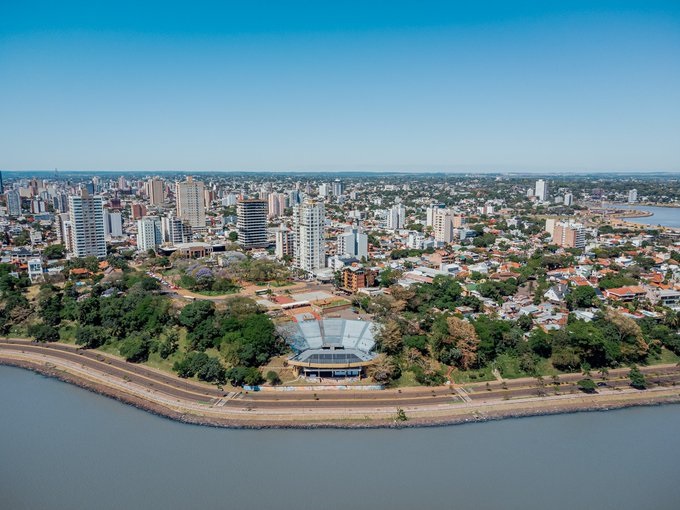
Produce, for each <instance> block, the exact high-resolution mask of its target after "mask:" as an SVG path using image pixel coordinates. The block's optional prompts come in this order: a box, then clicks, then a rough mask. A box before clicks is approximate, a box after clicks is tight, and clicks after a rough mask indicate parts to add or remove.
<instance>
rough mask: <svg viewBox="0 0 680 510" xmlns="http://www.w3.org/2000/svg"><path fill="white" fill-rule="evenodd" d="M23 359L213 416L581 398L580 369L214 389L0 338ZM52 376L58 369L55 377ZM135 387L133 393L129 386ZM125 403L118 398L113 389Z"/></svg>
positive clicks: (608, 384) (622, 386)
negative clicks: (396, 384) (418, 382)
mask: <svg viewBox="0 0 680 510" xmlns="http://www.w3.org/2000/svg"><path fill="white" fill-rule="evenodd" d="M3 360H5V362H6V363H10V364H11V363H12V360H13V361H14V362H15V363H14V364H22V363H17V362H23V364H24V365H25V364H29V365H31V366H33V367H34V368H37V369H42V370H41V371H45V370H44V369H45V368H49V369H51V370H52V371H54V370H61V371H65V372H66V373H69V374H71V375H74V376H75V375H77V376H78V377H80V378H87V377H90V378H91V379H92V380H93V381H95V380H96V382H98V383H99V384H104V385H108V386H110V387H111V388H115V390H116V392H122V393H125V392H126V391H129V392H130V393H135V392H136V394H137V395H138V396H142V395H143V398H148V399H151V400H154V401H156V402H157V403H162V404H163V405H166V406H171V405H172V406H176V407H178V408H180V407H183V406H185V407H187V406H188V408H189V409H194V410H196V409H200V410H201V412H205V410H206V409H210V410H211V412H215V413H229V412H231V411H238V412H241V413H242V412H243V411H247V412H256V413H257V412H261V413H265V414H266V413H291V412H294V411H295V410H305V412H319V413H321V414H323V413H327V412H331V411H333V412H336V413H337V412H342V411H349V410H353V411H354V412H356V413H359V412H362V409H363V410H366V411H367V412H369V411H377V410H382V412H388V411H390V412H391V411H393V410H394V409H395V408H396V407H403V408H407V409H409V410H417V409H435V408H436V407H446V406H458V407H466V406H467V407H474V406H479V405H487V404H493V403H508V402H510V401H518V400H522V399H524V400H531V399H537V398H539V399H543V400H547V399H560V398H562V399H564V398H567V397H568V396H569V395H571V396H573V397H579V398H581V397H584V396H585V395H584V394H583V393H582V392H580V391H579V390H578V388H577V387H576V382H577V381H578V380H580V379H582V378H583V376H582V375H581V374H564V375H560V377H559V384H554V381H553V379H552V378H549V377H548V378H545V379H544V380H543V381H542V382H540V381H539V380H537V379H534V378H524V379H514V380H506V381H504V382H503V383H501V382H498V381H492V382H488V383H486V382H482V383H471V384H461V385H453V386H439V387H433V388H430V387H413V388H402V389H386V390H359V389H357V390H351V389H350V390H323V391H322V390H319V391H314V390H306V389H298V390H294V391H281V390H276V389H267V390H265V391H259V392H252V391H251V392H244V391H241V390H239V389H229V390H227V389H225V390H221V389H219V388H217V387H215V386H211V385H208V384H204V383H200V382H195V381H190V380H187V379H182V378H179V377H177V376H174V375H172V374H168V373H166V372H162V371H160V370H156V369H153V368H150V367H146V366H143V365H138V364H134V363H128V362H126V361H125V360H123V359H121V358H119V357H116V356H112V355H108V354H104V353H101V352H98V351H93V350H86V349H80V348H78V347H77V346H73V345H69V344H61V343H50V344H42V343H35V342H32V341H30V340H25V339H17V338H13V339H0V363H2V362H3ZM641 370H642V371H643V372H644V373H645V374H646V376H647V380H648V382H650V383H651V385H652V386H655V387H657V388H659V389H660V388H668V389H671V388H674V387H675V386H676V385H678V386H680V367H678V366H676V365H656V366H650V367H642V368H641ZM627 373H628V369H627V368H626V369H616V370H610V372H609V374H608V375H607V378H606V380H603V379H602V378H601V377H599V375H598V374H593V380H594V381H595V382H597V383H599V384H600V385H601V387H600V388H598V392H600V393H615V392H625V391H630V388H629V381H628V379H627V377H626V375H627ZM57 375H58V374H57ZM133 390H134V391H133ZM113 396H117V397H120V398H121V399H123V400H125V398H124V395H118V394H114V395H113Z"/></svg>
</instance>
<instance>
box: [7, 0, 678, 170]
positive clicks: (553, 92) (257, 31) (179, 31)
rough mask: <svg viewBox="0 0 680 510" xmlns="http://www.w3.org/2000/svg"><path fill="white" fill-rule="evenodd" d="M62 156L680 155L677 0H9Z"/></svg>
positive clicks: (41, 124) (29, 97) (12, 137)
mask: <svg viewBox="0 0 680 510" xmlns="http://www.w3.org/2000/svg"><path fill="white" fill-rule="evenodd" d="M98 4H106V5H104V6H102V5H98ZM565 6H568V7H567V8H565ZM55 167H58V168H59V169H62V170H150V171H161V170H196V171H199V170H200V171H203V170H324V171H325V170H328V171H333V170H412V171H428V170H436V171H446V170H450V171H468V170H470V171H485V170H501V171H504V170H509V171H521V170H528V171H545V172H552V171H560V172H564V171H680V2H677V1H670V2H655V1H653V0H651V1H645V2H626V1H619V2H598V1H595V0H592V1H578V0H574V1H569V2H550V1H541V2H511V1H500V2H465V3H463V2H453V1H449V2H427V1H419V2H399V1H391V2H354V1H343V2H319V1H316V2H283V1H281V2H257V1H248V2H246V1H242V2H200V1H194V2H186V3H181V2H172V1H169V2H158V3H155V2H125V1H120V2H91V1H90V2H68V1H64V2H54V1H51V2H30V1H25V2H9V1H5V2H0V168H4V169H8V170H9V169H16V170H31V169H51V168H55Z"/></svg>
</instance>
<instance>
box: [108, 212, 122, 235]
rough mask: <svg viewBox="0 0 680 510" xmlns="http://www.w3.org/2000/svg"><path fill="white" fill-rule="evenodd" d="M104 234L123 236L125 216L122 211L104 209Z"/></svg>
mask: <svg viewBox="0 0 680 510" xmlns="http://www.w3.org/2000/svg"><path fill="white" fill-rule="evenodd" d="M104 235H105V236H106V237H123V216H122V215H121V213H120V211H109V210H108V209H104Z"/></svg>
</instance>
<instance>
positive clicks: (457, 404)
mask: <svg viewBox="0 0 680 510" xmlns="http://www.w3.org/2000/svg"><path fill="white" fill-rule="evenodd" d="M0 364H5V365H11V366H15V367H20V368H24V369H28V370H32V371H34V372H37V373H40V374H42V375H44V376H47V377H52V378H56V379H59V380H61V381H64V382H68V383H70V384H74V385H77V386H79V387H81V388H84V389H87V390H89V391H92V392H95V393H97V394H100V395H104V396H107V397H110V398H113V399H116V400H118V401H120V402H123V403H126V404H128V405H132V406H134V407H137V408H138V409H142V410H145V411H147V412H150V413H153V414H156V415H159V416H163V417H166V418H169V419H172V420H176V421H179V422H182V423H189V424H195V425H204V426H212V427H226V428H239V429H265V428H399V427H423V426H440V425H455V424H461V423H470V422H481V421H490V420H500V419H505V418H517V417H525V416H538V415H552V414H562V413H572V412H582V411H602V410H610V409H621V408H626V407H633V406H648V405H660V404H668V403H680V387H676V386H675V382H672V383H671V382H668V385H663V386H662V385H658V386H657V387H654V388H651V389H648V390H644V391H638V390H633V389H630V388H625V389H622V388H612V389H600V392H598V393H596V394H591V395H588V394H584V393H581V392H576V393H573V392H570V393H563V394H558V395H546V396H524V397H519V398H506V397H503V398H500V397H493V398H491V397H490V398H488V399H484V394H483V392H482V393H480V394H481V396H482V400H479V401H471V400H470V399H469V398H468V399H467V400H465V399H459V398H457V397H456V396H455V395H457V394H459V393H460V392H461V391H462V388H463V387H460V386H456V387H447V388H435V389H432V390H431V391H432V396H434V394H435V392H436V391H442V390H444V391H447V390H450V393H451V397H450V398H448V399H446V401H445V403H441V401H437V402H436V403H432V404H431V403H429V402H428V400H427V398H420V397H418V398H416V397H414V394H415V393H414V392H404V393H403V394H400V396H399V398H398V399H396V400H390V401H389V402H390V404H389V405H388V404H384V403H381V402H380V401H379V399H378V398H377V397H376V402H375V403H373V402H368V404H369V405H368V406H367V405H365V402H362V401H361V400H360V399H355V400H342V401H341V400H338V401H337V402H336V403H337V405H333V406H328V404H329V402H330V401H329V400H328V399H326V398H325V396H324V399H323V401H321V402H319V401H318V397H316V394H315V393H313V392H305V393H306V394H307V396H309V397H311V396H312V395H314V396H315V397H314V398H309V399H307V400H299V401H291V403H290V404H285V397H280V396H276V397H268V398H269V400H267V401H266V402H269V403H270V406H269V407H267V406H265V405H262V402H263V400H253V401H248V400H239V399H238V398H236V399H234V398H232V399H230V400H225V399H224V398H222V399H212V400H211V399H209V398H208V397H205V396H204V397H201V400H198V401H197V400H195V399H194V400H188V399H185V398H177V397H176V396H172V395H170V394H169V393H167V392H164V391H163V388H162V385H163V384H162V383H161V382H158V381H157V382H155V383H152V384H149V386H148V387H142V386H140V385H139V384H137V383H135V382H133V381H131V380H125V379H122V380H116V379H114V378H112V377H111V376H110V374H105V373H98V371H97V370H89V369H87V368H85V366H84V365H81V366H78V364H74V363H71V362H68V361H64V360H60V359H58V358H53V357H51V356H48V355H45V354H32V353H27V352H17V353H8V352H0ZM672 380H673V381H675V379H672ZM669 381H670V380H669ZM152 388H153V389H152ZM375 393H376V394H378V395H382V394H384V392H383V393H382V394H381V393H380V392H375ZM276 403H279V404H284V405H276ZM258 405H259V406H258ZM398 409H401V410H403V411H404V414H405V416H406V418H407V420H406V421H396V418H397V412H398V411H397V410H398Z"/></svg>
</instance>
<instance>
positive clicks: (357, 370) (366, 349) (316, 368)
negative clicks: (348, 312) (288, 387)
mask: <svg viewBox="0 0 680 510" xmlns="http://www.w3.org/2000/svg"><path fill="white" fill-rule="evenodd" d="M279 331H280V333H281V334H282V335H283V336H284V338H286V340H287V341H288V344H289V345H290V346H291V348H292V349H293V353H294V354H293V355H292V356H291V357H290V358H289V359H288V364H289V365H291V366H293V367H295V368H296V369H297V370H298V373H299V374H300V375H302V376H304V377H311V378H319V377H331V378H343V377H360V376H361V374H362V371H363V370H364V369H365V367H367V366H368V365H370V364H371V363H373V362H374V360H375V357H376V354H375V353H373V352H372V351H373V348H374V347H375V338H374V333H375V325H374V323H372V322H370V321H359V320H346V319H323V320H307V321H300V322H290V323H287V324H285V325H282V326H280V327H279Z"/></svg>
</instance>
